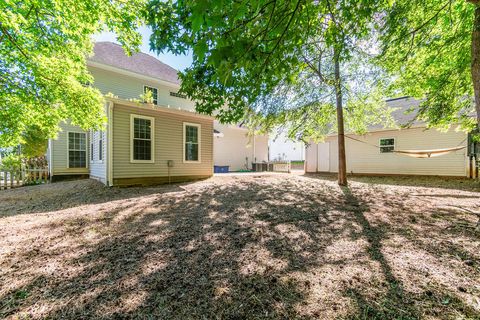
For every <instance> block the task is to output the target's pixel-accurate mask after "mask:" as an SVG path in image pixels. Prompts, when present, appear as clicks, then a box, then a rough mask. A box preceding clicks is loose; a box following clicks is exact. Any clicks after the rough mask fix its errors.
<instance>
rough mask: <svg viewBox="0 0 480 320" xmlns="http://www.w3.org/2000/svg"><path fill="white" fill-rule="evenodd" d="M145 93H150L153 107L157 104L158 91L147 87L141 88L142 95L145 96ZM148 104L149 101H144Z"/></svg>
mask: <svg viewBox="0 0 480 320" xmlns="http://www.w3.org/2000/svg"><path fill="white" fill-rule="evenodd" d="M147 92H150V93H151V95H152V101H151V102H152V103H153V104H154V105H157V104H158V89H157V88H154V87H149V86H143V94H147ZM146 102H150V101H146Z"/></svg>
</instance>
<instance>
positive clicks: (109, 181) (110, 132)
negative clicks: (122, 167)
mask: <svg viewBox="0 0 480 320" xmlns="http://www.w3.org/2000/svg"><path fill="white" fill-rule="evenodd" d="M113 106H114V104H113V102H112V101H108V107H107V108H108V112H107V113H108V114H107V117H108V120H107V136H108V138H107V141H108V142H107V146H108V148H107V168H106V169H107V172H106V173H107V186H109V187H111V186H113Z"/></svg>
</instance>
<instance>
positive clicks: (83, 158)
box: [68, 132, 87, 168]
mask: <svg viewBox="0 0 480 320" xmlns="http://www.w3.org/2000/svg"><path fill="white" fill-rule="evenodd" d="M68 167H69V168H86V167H87V134H86V133H82V132H69V133H68Z"/></svg>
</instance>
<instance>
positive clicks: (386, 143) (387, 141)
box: [379, 138, 395, 153]
mask: <svg viewBox="0 0 480 320" xmlns="http://www.w3.org/2000/svg"><path fill="white" fill-rule="evenodd" d="M379 146H380V153H389V152H393V150H395V138H381V139H380V143H379Z"/></svg>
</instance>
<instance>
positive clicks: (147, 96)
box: [140, 89, 153, 104]
mask: <svg viewBox="0 0 480 320" xmlns="http://www.w3.org/2000/svg"><path fill="white" fill-rule="evenodd" d="M140 100H141V101H143V102H145V103H150V104H151V103H153V92H152V91H151V90H150V89H147V90H146V91H145V93H142V94H141V95H140Z"/></svg>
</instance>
